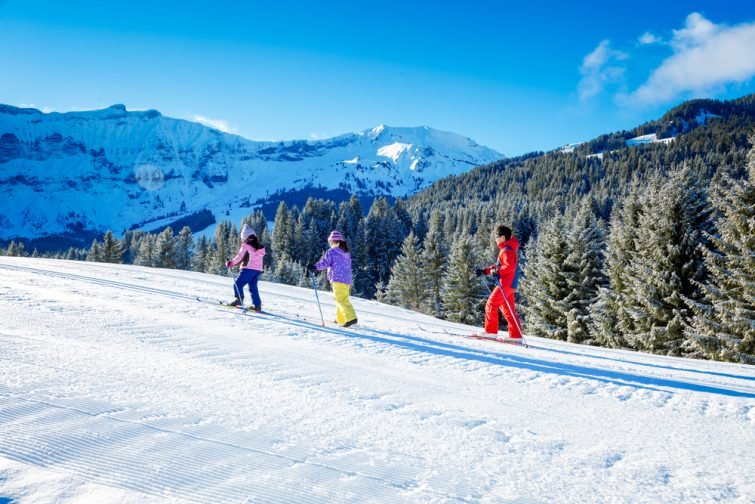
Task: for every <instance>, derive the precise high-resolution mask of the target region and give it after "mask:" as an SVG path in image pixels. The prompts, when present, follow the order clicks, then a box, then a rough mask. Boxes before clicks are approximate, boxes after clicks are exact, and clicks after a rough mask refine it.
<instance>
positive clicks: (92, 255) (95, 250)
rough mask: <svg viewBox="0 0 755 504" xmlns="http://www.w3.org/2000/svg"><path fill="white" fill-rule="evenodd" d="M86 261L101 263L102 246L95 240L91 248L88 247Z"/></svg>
mask: <svg viewBox="0 0 755 504" xmlns="http://www.w3.org/2000/svg"><path fill="white" fill-rule="evenodd" d="M87 261H91V262H102V246H101V245H100V243H99V242H98V241H97V238H95V239H94V240H92V246H91V247H89V252H88V253H87Z"/></svg>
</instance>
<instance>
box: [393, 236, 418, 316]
mask: <svg viewBox="0 0 755 504" xmlns="http://www.w3.org/2000/svg"><path fill="white" fill-rule="evenodd" d="M421 257H422V252H421V250H420V247H419V243H418V242H417V237H416V236H414V232H413V231H412V232H411V233H409V236H407V237H406V239H405V240H404V244H403V246H402V247H401V255H399V257H398V259H396V262H395V264H394V265H393V270H392V275H391V279H390V281H389V282H388V287H387V289H386V299H388V300H389V302H390V303H391V304H395V305H398V306H401V307H403V308H409V309H410V310H415V311H418V310H419V309H420V308H421V307H422V306H423V305H424V301H425V298H426V296H427V289H428V285H427V279H426V277H425V275H424V274H423V265H422V260H421Z"/></svg>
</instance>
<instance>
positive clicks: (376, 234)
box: [364, 198, 404, 297]
mask: <svg viewBox="0 0 755 504" xmlns="http://www.w3.org/2000/svg"><path fill="white" fill-rule="evenodd" d="M364 233H365V242H366V247H367V265H366V266H367V268H366V271H367V272H368V273H369V274H370V282H369V283H370V284H371V286H372V287H371V289H370V290H369V291H368V292H367V293H366V294H367V295H368V297H371V296H372V295H373V294H374V292H375V287H374V286H375V285H377V283H378V282H382V283H384V284H387V282H388V280H389V279H390V275H391V267H392V266H393V261H394V260H395V259H396V257H398V255H399V253H400V252H401V245H402V244H403V241H404V236H403V230H402V225H401V224H400V222H399V221H398V219H397V218H396V215H395V214H394V213H393V212H392V211H391V209H390V206H389V205H388V201H387V200H386V199H385V198H377V199H376V200H375V201H374V202H373V204H372V207H370V212H369V213H368V214H367V218H366V220H365V231H364Z"/></svg>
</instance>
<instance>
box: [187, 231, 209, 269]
mask: <svg viewBox="0 0 755 504" xmlns="http://www.w3.org/2000/svg"><path fill="white" fill-rule="evenodd" d="M211 261H212V245H211V244H210V240H209V239H208V238H207V237H206V236H204V235H200V236H199V238H198V239H197V246H196V251H195V253H194V255H193V256H192V260H191V269H192V271H198V272H205V271H208V269H209V265H210V262H211Z"/></svg>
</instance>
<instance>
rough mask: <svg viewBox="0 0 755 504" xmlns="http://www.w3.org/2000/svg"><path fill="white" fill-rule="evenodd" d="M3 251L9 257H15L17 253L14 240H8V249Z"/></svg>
mask: <svg viewBox="0 0 755 504" xmlns="http://www.w3.org/2000/svg"><path fill="white" fill-rule="evenodd" d="M5 253H6V255H7V256H9V257H16V256H17V255H18V245H16V241H15V240H11V241H10V243H9V244H8V249H7V250H6V252H5Z"/></svg>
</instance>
